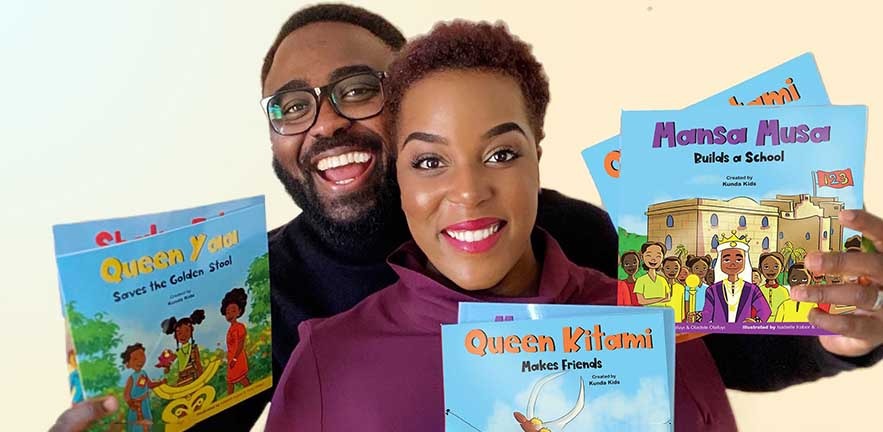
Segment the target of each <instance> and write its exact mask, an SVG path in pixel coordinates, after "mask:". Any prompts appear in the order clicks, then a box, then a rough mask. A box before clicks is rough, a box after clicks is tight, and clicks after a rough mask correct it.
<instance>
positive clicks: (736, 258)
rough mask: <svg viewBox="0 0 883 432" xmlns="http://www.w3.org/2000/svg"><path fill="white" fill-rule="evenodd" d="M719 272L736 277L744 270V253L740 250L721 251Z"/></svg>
mask: <svg viewBox="0 0 883 432" xmlns="http://www.w3.org/2000/svg"><path fill="white" fill-rule="evenodd" d="M721 270H723V272H724V273H725V274H728V275H730V276H737V275H738V274H739V273H742V270H745V253H744V252H742V250H741V249H724V250H723V251H721Z"/></svg>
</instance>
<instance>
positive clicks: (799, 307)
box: [773, 262, 818, 322]
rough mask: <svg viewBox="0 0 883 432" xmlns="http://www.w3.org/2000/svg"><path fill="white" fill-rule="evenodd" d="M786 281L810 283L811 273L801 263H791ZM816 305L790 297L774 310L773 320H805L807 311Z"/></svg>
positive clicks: (792, 284) (811, 282)
mask: <svg viewBox="0 0 883 432" xmlns="http://www.w3.org/2000/svg"><path fill="white" fill-rule="evenodd" d="M788 283H789V284H790V285H791V286H794V285H812V284H813V280H812V275H811V274H810V273H809V271H808V270H807V269H806V267H804V265H803V263H802V262H801V263H797V264H793V265H791V268H789V269H788ZM817 306H818V305H817V304H816V303H813V302H805V301H804V302H800V301H796V300H791V299H790V298H789V299H787V300H785V301H783V302H782V304H781V305H779V308H778V309H777V310H776V316H775V318H774V319H773V321H775V322H807V321H809V311H811V310H812V309H813V308H815V307H817Z"/></svg>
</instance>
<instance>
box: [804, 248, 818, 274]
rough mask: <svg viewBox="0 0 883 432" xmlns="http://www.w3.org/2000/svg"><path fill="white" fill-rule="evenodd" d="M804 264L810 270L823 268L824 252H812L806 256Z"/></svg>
mask: <svg viewBox="0 0 883 432" xmlns="http://www.w3.org/2000/svg"><path fill="white" fill-rule="evenodd" d="M804 264H806V267H807V268H809V269H810V270H821V269H822V254H820V253H818V252H812V253H810V254H809V255H807V256H806V260H804Z"/></svg>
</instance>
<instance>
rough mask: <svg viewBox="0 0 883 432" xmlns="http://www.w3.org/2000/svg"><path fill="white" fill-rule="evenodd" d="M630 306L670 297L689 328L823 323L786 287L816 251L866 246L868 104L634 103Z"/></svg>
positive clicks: (628, 163) (627, 152)
mask: <svg viewBox="0 0 883 432" xmlns="http://www.w3.org/2000/svg"><path fill="white" fill-rule="evenodd" d="M621 132H622V135H621V142H622V146H623V149H622V151H623V158H624V160H625V164H623V170H622V172H623V176H622V177H621V178H620V179H619V187H620V188H621V190H622V191H623V196H622V199H621V200H620V204H619V211H618V215H617V216H618V220H617V224H618V226H619V227H621V228H622V232H621V233H620V236H619V246H620V254H621V255H622V256H623V257H624V258H623V259H622V266H623V269H624V270H625V272H626V273H628V274H629V275H628V277H627V278H625V279H624V280H621V281H620V284H619V290H620V291H622V293H618V295H617V297H618V298H619V299H624V300H621V301H620V304H629V305H644V306H646V307H656V306H667V307H671V308H672V309H673V310H674V311H675V322H676V329H677V331H679V332H727V333H769V334H801V335H809V334H822V333H823V332H822V331H821V330H819V329H815V328H814V327H813V326H812V325H810V324H809V323H808V322H807V317H808V314H809V311H810V310H811V309H812V308H815V307H818V308H820V309H823V310H825V311H827V312H829V313H851V312H852V311H853V310H854V308H852V307H850V306H848V305H829V304H815V303H807V302H803V303H801V302H795V301H793V300H790V294H789V286H790V285H795V284H818V283H839V282H841V281H842V277H841V276H840V275H820V274H811V273H810V272H809V271H807V270H806V269H805V268H804V266H803V262H802V261H803V258H804V257H805V256H806V255H807V254H808V253H809V252H813V251H822V252H831V251H835V252H836V251H844V250H849V248H850V247H860V243H861V238H860V237H859V233H858V232H855V231H852V230H849V229H846V228H844V227H843V226H841V225H840V224H839V222H838V212H839V211H840V210H842V209H860V208H862V202H863V197H862V191H863V182H864V160H865V141H866V134H867V109H866V108H865V107H864V106H816V107H807V106H801V107H798V106H789V107H776V108H770V107H761V108H754V109H750V110H733V109H716V110H715V109H705V110H700V111H696V110H685V111H624V112H623V113H622V129H621Z"/></svg>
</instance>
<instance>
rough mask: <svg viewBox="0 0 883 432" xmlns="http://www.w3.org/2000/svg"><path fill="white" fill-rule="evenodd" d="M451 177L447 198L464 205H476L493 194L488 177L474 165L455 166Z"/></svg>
mask: <svg viewBox="0 0 883 432" xmlns="http://www.w3.org/2000/svg"><path fill="white" fill-rule="evenodd" d="M453 174H454V175H453V178H451V183H450V189H449V190H448V193H447V200H448V201H449V202H451V203H453V204H456V205H460V206H464V207H476V206H478V205H480V204H481V203H483V202H485V201H487V200H488V199H490V198H491V197H492V196H493V187H492V186H491V184H490V183H491V182H490V179H489V177H488V176H487V175H486V174H485V173H482V172H481V169H480V168H478V167H475V166H461V167H459V168H457V169H456V170H455V171H454V173H453Z"/></svg>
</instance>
